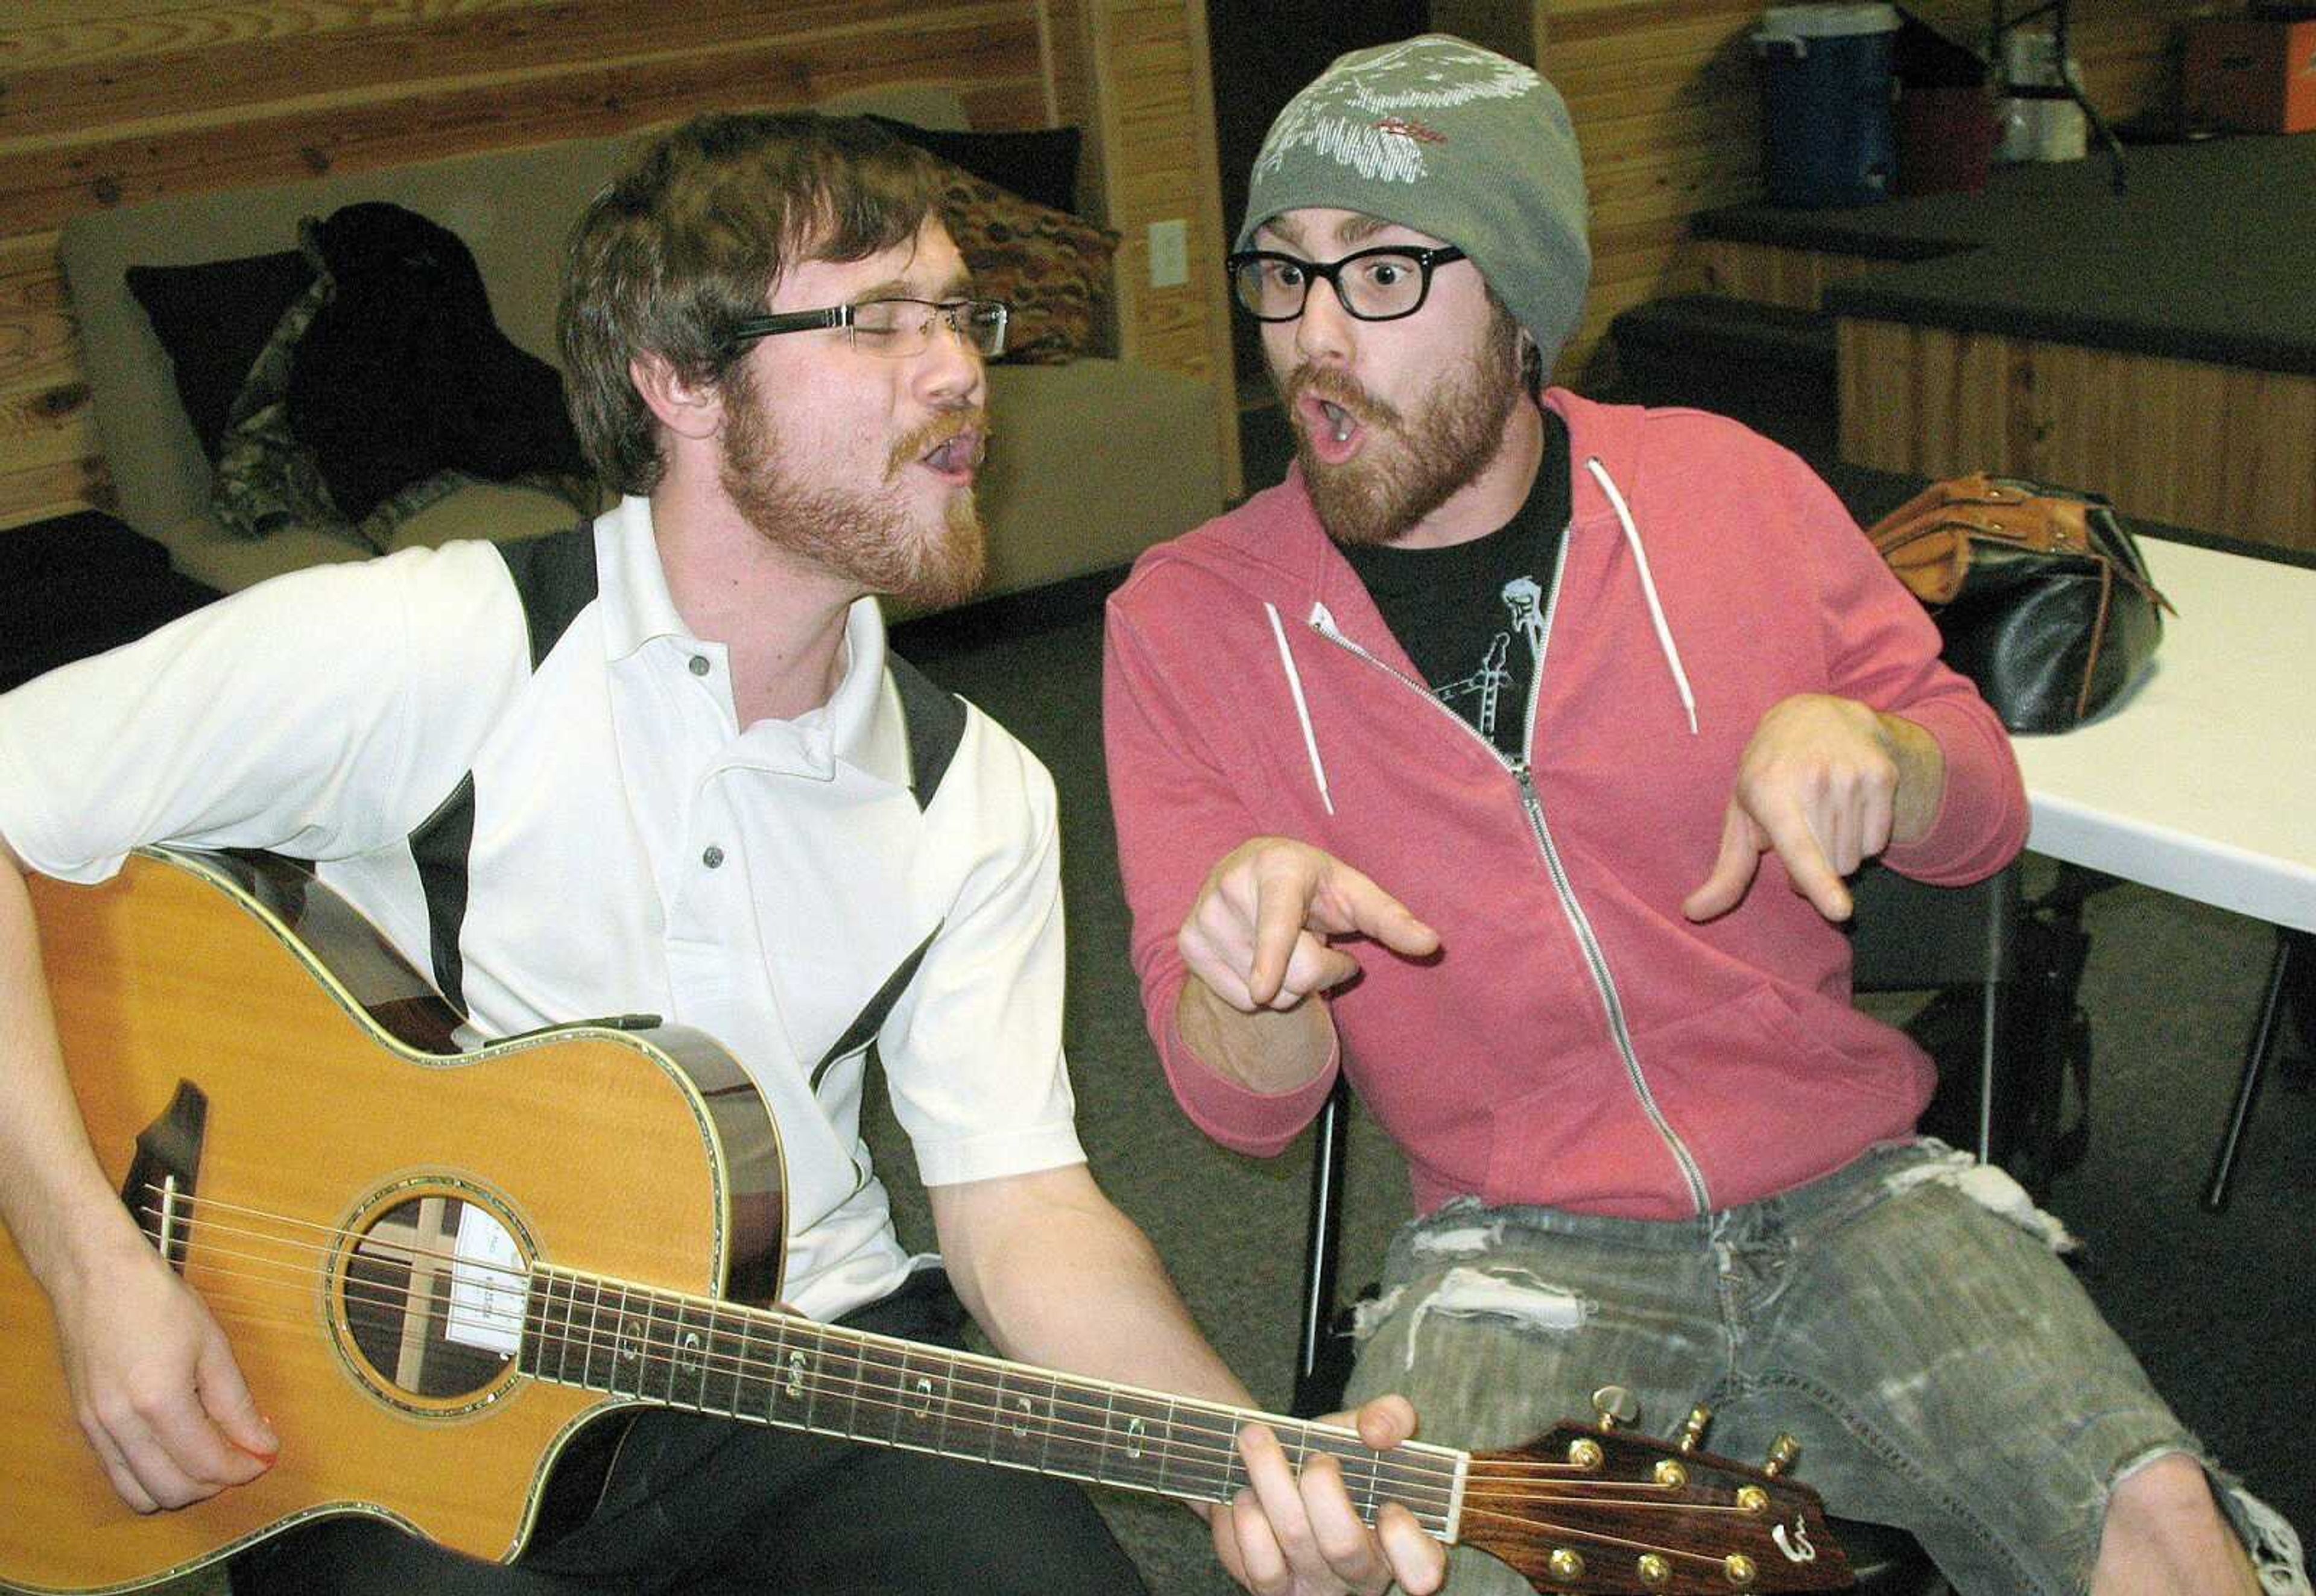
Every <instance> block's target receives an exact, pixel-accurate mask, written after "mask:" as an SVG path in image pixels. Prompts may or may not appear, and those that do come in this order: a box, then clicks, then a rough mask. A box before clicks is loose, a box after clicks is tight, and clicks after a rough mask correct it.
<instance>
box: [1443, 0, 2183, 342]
mask: <svg viewBox="0 0 2316 1596" xmlns="http://www.w3.org/2000/svg"><path fill="white" fill-rule="evenodd" d="M1908 9H1909V10H1910V11H1911V12H1912V13H1915V14H1916V15H1918V16H1920V17H1921V18H1922V19H1923V20H1924V21H1925V22H1929V23H1930V24H1932V25H1933V26H1935V27H1937V28H1940V29H1941V30H1943V31H1946V33H1947V34H1948V36H1949V37H1951V38H1954V39H1955V40H1959V41H1961V42H1964V43H1966V44H1968V45H1970V46H1972V47H1973V49H1980V50H1983V49H1985V47H1986V38H1985V35H1986V28H1987V21H1988V13H1987V8H1986V5H1985V4H1984V0H1920V3H1918V4H1910V5H1909V6H1908ZM2013 9H2014V10H2017V9H2019V7H2018V6H2016V5H2014V7H2013ZM2209 9H2211V7H2210V5H2209V4H2206V0H2078V3H2077V4H2075V6H2074V7H2073V13H2072V32H2073V49H2074V53H2075V57H2076V58H2077V60H2078V61H2079V62H2080V65H2081V67H2082V72H2083V77H2084V81H2085V83H2086V84H2087V86H2088V88H2089V93H2090V94H2091V96H2092V99H2093V101H2094V102H2095V103H2096V104H2098V107H2099V109H2100V111H2101V113H2102V114H2103V115H2105V116H2107V117H2108V118H2109V119H2116V118H2120V117H2124V116H2128V115H2130V114H2132V113H2133V112H2134V111H2141V110H2143V109H2146V108H2148V107H2151V106H2154V105H2157V104H2160V103H2161V102H2163V98H2164V96H2166V95H2167V94H2169V93H2170V92H2171V88H2170V85H2171V82H2172V79H2173V75H2174V61H2173V40H2174V34H2175V32H2176V27H2175V24H2176V23H2177V22H2178V21H2179V20H2180V19H2182V18H2184V17H2187V16H2188V15H2192V14H2195V13H2199V12H2203V11H2207V10H2209ZM1444 10H1445V13H1446V14H1447V16H1448V25H1456V24H1461V25H1463V26H1464V27H1465V31H1468V32H1469V33H1470V34H1471V35H1472V36H1473V37H1475V38H1480V39H1481V40H1482V42H1483V43H1487V44H1489V45H1491V46H1492V47H1493V48H1495V49H1504V50H1507V51H1508V52H1510V53H1512V54H1516V55H1524V56H1525V58H1528V59H1530V60H1533V61H1534V62H1535V63H1536V64H1537V66H1538V67H1540V68H1541V69H1542V70H1543V72H1544V74H1545V76H1546V77H1549V78H1550V79H1551V80H1552V81H1553V83H1554V86H1556V87H1557V88H1558V89H1559V90H1560V92H1561V93H1562V94H1563V96H1565V97H1566V99H1567V101H1568V105H1569V112H1570V115H1571V117H1572V119H1573V120H1574V122H1575V125H1576V136H1577V141H1578V143H1579V144H1580V145H1581V146H1582V148H1583V151H1584V161H1585V175H1586V182H1587V185H1588V187H1589V189H1590V194H1591V201H1592V229H1593V282H1594V285H1595V287H1594V292H1593V299H1592V303H1591V304H1590V306H1588V310H1589V313H1590V314H1588V315H1587V316H1586V317H1585V320H1584V324H1583V326H1582V328H1581V330H1580V331H1579V332H1578V334H1577V336H1576V339H1575V341H1573V342H1572V343H1571V345H1570V346H1569V348H1568V349H1567V350H1566V351H1564V352H1563V356H1562V358H1561V360H1560V362H1559V365H1558V367H1557V368H1556V373H1555V375H1556V376H1557V377H1558V378H1559V380H1561V381H1563V382H1575V383H1578V384H1579V385H1580V386H1581V385H1582V384H1584V383H1585V382H1587V381H1588V379H1589V380H1590V381H1593V382H1595V383H1597V382H1598V381H1599V380H1600V379H1602V378H1603V377H1605V376H1606V373H1607V368H1606V367H1605V365H1604V364H1603V363H1602V361H1601V359H1600V355H1601V349H1600V344H1601V340H1602V339H1603V337H1604V336H1605V334H1606V332H1607V329H1608V317H1609V315H1614V310H1613V309H1608V313H1607V314H1605V315H1604V314H1602V312H1603V310H1604V307H1608V306H1615V307H1618V308H1621V306H1624V305H1626V304H1632V303H1636V302H1637V301H1638V300H1641V299H1645V298H1650V297H1656V296H1659V295H1667V294H1685V293H1698V292H1705V291H1708V290H1716V289H1717V290H1721V291H1728V290H1727V288H1725V286H1724V285H1726V284H1728V283H1730V282H1733V281H1738V280H1745V281H1751V280H1756V279H1758V278H1759V277H1762V276H1767V277H1768V279H1770V280H1771V281H1772V282H1773V283H1775V284H1776V285H1777V287H1778V288H1779V289H1780V292H1779V295H1778V302H1779V303H1803V302H1804V301H1802V300H1799V299H1796V298H1794V297H1790V296H1792V295H1793V294H1795V293H1798V292H1804V291H1806V292H1808V293H1810V294H1811V295H1814V292H1815V290H1816V288H1818V287H1821V286H1822V281H1823V280H1825V279H1822V278H1816V279H1812V278H1810V277H1809V276H1808V275H1807V273H1806V272H1804V273H1803V275H1802V279H1801V280H1800V281H1798V282H1796V281H1795V280H1794V275H1795V270H1796V267H1795V263H1791V262H1787V263H1784V264H1782V265H1780V264H1779V263H1777V262H1769V261H1766V260H1762V261H1739V260H1735V259H1724V257H1723V256H1722V255H1721V254H1720V253H1718V252H1711V253H1708V252H1706V251H1705V250H1703V249H1699V248H1682V247H1679V246H1678V245H1677V244H1671V243H1669V242H1668V241H1667V240H1666V239H1665V238H1664V237H1662V236H1661V235H1659V234H1658V233H1655V232H1653V231H1651V230H1650V229H1651V228H1652V226H1671V227H1673V228H1675V229H1678V230H1679V231H1680V232H1682V233H1684V234H1685V232H1686V224H1687V222H1688V217H1691V216H1693V215H1695V214H1696V213H1697V211H1700V210H1704V209H1708V208H1712V207H1715V206H1720V205H1730V204H1736V203H1741V202H1743V201H1747V200H1753V199H1759V198H1760V197H1761V180H1760V143H1761V106H1760V87H1759V78H1758V77H1757V75H1756V73H1757V70H1758V69H1757V67H1756V66H1755V64H1754V61H1753V58H1752V48H1751V45H1750V41H1749V37H1748V36H1749V35H1750V33H1751V32H1752V31H1753V30H1754V29H1755V28H1756V27H1757V26H1758V25H1759V21H1760V14H1761V7H1760V5H1759V4H1758V3H1757V0H1528V4H1526V5H1525V6H1522V5H1521V4H1518V0H1484V3H1483V0H1459V3H1458V4H1454V5H1448V6H1446V7H1444ZM1806 302H1808V303H1814V299H1813V298H1812V299H1810V300H1808V301H1806Z"/></svg>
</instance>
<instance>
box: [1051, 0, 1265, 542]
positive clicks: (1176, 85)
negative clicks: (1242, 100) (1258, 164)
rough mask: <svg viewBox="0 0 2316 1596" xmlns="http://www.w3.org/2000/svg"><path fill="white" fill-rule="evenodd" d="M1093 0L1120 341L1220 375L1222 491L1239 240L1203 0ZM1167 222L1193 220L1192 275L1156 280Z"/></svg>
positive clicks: (1231, 443) (1137, 351) (1231, 456)
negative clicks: (1157, 245) (1153, 232)
mask: <svg viewBox="0 0 2316 1596" xmlns="http://www.w3.org/2000/svg"><path fill="white" fill-rule="evenodd" d="M1086 6H1087V15H1088V29H1087V49H1086V56H1087V58H1088V59H1089V60H1090V61H1091V63H1092V67H1093V84H1092V98H1093V100H1094V102H1095V104H1096V105H1097V107H1098V112H1097V115H1098V118H1099V127H1100V146H1101V148H1102V151H1103V159H1104V162H1105V164H1106V167H1105V172H1104V181H1105V184H1106V194H1107V204H1108V215H1109V225H1110V226H1113V227H1115V228H1117V229H1118V233H1119V235H1121V237H1120V243H1119V244H1118V274H1117V276H1118V299H1119V307H1118V308H1119V321H1120V338H1121V345H1122V347H1123V349H1124V350H1125V351H1126V352H1127V354H1129V355H1130V356H1132V357H1133V358H1134V359H1140V360H1145V361H1147V362H1149V363H1150V364H1152V365H1156V366H1163V367H1165V368H1168V369H1170V370H1174V371H1181V372H1186V373H1188V374H1189V375H1190V376H1193V377H1199V378H1201V379H1202V380H1204V381H1206V382H1207V383H1209V384H1211V385H1212V386H1213V387H1214V391H1215V393H1216V395H1217V397H1216V412H1215V414H1216V423H1215V424H1216V434H1217V436H1218V437H1219V438H1220V439H1221V442H1222V449H1223V465H1224V476H1225V492H1227V493H1228V494H1230V495H1232V496H1235V495H1236V494H1237V493H1238V492H1239V488H1240V467H1239V437H1238V406H1237V403H1236V399H1235V379H1234V377H1233V375H1232V368H1231V334H1230V301H1229V299H1228V297H1227V295H1226V292H1225V288H1224V284H1223V274H1222V258H1223V254H1224V252H1225V250H1227V249H1228V248H1229V246H1230V241H1229V239H1228V238H1227V237H1226V236H1225V235H1224V232H1223V220H1222V194H1221V188H1220V182H1219V179H1218V177H1217V175H1216V160H1217V156H1216V139H1215V107H1214V80H1213V75H1212V73H1211V71H1210V69H1209V67H1208V62H1207V8H1206V4H1205V0H1086ZM1088 125H1089V126H1091V125H1093V124H1091V123H1090V124H1088ZM1165 221H1180V222H1182V223H1184V224H1185V234H1186V236H1187V238H1188V240H1189V248H1188V250H1187V251H1186V257H1187V259H1188V261H1189V281H1188V282H1186V283H1182V284H1180V285H1176V286H1172V287H1169V288H1153V287H1152V286H1151V285H1150V226H1151V224H1153V223H1154V222H1165ZM1136 447H1138V445H1137V446H1136Z"/></svg>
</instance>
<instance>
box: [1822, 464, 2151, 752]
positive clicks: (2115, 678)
mask: <svg viewBox="0 0 2316 1596" xmlns="http://www.w3.org/2000/svg"><path fill="white" fill-rule="evenodd" d="M1866 535H1867V536H1869V537H1871V538H1872V539H1873V540H1874V546H1875V548H1876V549H1878V550H1879V551H1881V554H1882V557H1883V558H1884V560H1885V561H1887V562H1888V563H1889V565H1890V568H1891V570H1892V571H1893V572H1896V574H1897V577H1898V580H1899V581H1902V582H1904V583H1905V584H1906V587H1907V589H1908V590H1910V591H1911V592H1912V594H1913V595H1914V597H1916V598H1917V599H1920V600H1921V601H1922V602H1923V603H1924V604H1925V605H1927V606H1928V607H1929V610H1930V613H1931V616H1932V617H1933V618H1934V619H1935V620H1936V621H1937V624H1938V632H1939V634H1940V635H1941V637H1943V639H1944V640H1945V642H1944V646H1943V648H1942V650H1941V652H1942V653H1943V655H1944V657H1945V659H1946V663H1947V664H1949V665H1951V666H1953V667H1954V668H1955V669H1956V670H1958V671H1960V672H1961V673H1962V674H1963V675H1964V676H1966V677H1968V678H1971V680H1972V681H1973V682H1975V683H1977V684H1978V690H1979V691H1980V693H1981V694H1982V695H1984V696H1985V698H1986V701H1987V702H1988V703H1989V704H1990V705H1993V707H1994V711H1995V713H1996V714H1999V715H2000V716H2001V717H2002V723H2003V724H2004V725H2005V726H2007V727H2009V729H2010V730H2011V731H2013V732H2063V731H2066V730H2067V729H2068V728H2069V727H2071V726H2075V725H2079V724H2080V723H2082V722H2084V721H2087V720H2090V719H2092V718H2093V717H2095V716H2096V715H2098V714H2100V713H2101V712H2102V711H2104V710H2106V709H2107V708H2108V707H2109V706H2110V705H2113V704H2114V703H2115V701H2116V699H2118V698H2120V697H2121V696H2123V695H2124V691H2125V690H2126V689H2128V688H2129V687H2131V685H2132V684H2133V682H2135V681H2136V680H2138V679H2139V677H2140V675H2141V674H2142V672H2143V671H2144V670H2145V669H2146V668H2147V666H2148V665H2149V664H2150V663H2151V661H2153V659H2154V657H2155V648H2156V645H2157V644H2158V643H2160V642H2161V641H2162V639H2163V618H2162V614H2161V612H2162V611H2165V610H2170V609H2171V604H2170V601H2169V599H2165V598H2164V597H2163V595H2162V594H2161V593H2160V592H2158V591H2157V590H2156V589H2155V585H2154V584H2153V583H2152V582H2151V581H2148V580H2147V565H2146V562H2145V561H2144V560H2143V559H2142V558H2141V556H2140V553H2139V545H2138V544H2137V543H2136V542H2135V541H2134V540H2133V537H2132V536H2131V533H2130V532H2129V531H2128V530H2127V529H2126V528H2124V525H2123V523H2122V522H2121V521H2120V520H2119V519H2116V513H2115V510H2114V508H2113V507H2112V506H2111V505H2109V504H2108V503H2107V501H2106V500H2105V499H2103V498H2101V497H2099V496H2098V494H2096V493H2086V492H2080V491H2079V490H2077V489H2073V488H2063V487H2058V486H2054V485H2053V484H2051V483H2037V482H2030V481H2027V480H2025V479H2023V478H2018V477H2000V476H1990V475H1988V474H1986V473H1984V472H1976V473H1973V474H1971V475H1969V476H1959V477H1954V478H1950V479H1948V480H1947V481H1945V482H1939V483H1931V484H1930V485H1929V487H1927V488H1925V489H1923V490H1922V492H1920V493H1918V494H1916V495H1915V496H1914V497H1913V498H1911V499H1910V500H1908V501H1906V502H1905V503H1904V504H1902V505H1901V506H1900V507H1899V508H1898V509H1896V510H1893V511H1892V512H1891V513H1890V514H1889V515H1887V516H1884V518H1883V519H1880V520H1879V521H1876V522H1875V524H1874V525H1873V526H1872V527H1871V528H1868V529H1867V533H1866ZM2172 613H2173V614H2175V615H2176V614H2177V613H2178V612H2177V611H2176V610H2173V611H2172Z"/></svg>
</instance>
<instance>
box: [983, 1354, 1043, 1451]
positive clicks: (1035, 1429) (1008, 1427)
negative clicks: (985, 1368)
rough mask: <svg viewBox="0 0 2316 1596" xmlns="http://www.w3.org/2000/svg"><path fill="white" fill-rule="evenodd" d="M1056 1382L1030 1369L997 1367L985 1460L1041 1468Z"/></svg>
mask: <svg viewBox="0 0 2316 1596" xmlns="http://www.w3.org/2000/svg"><path fill="white" fill-rule="evenodd" d="M1055 1390H1056V1382H1055V1380H1054V1379H1053V1378H1052V1377H1051V1376H1049V1375H1040V1374H1039V1373H1038V1372H1037V1371H1035V1370H1028V1369H1004V1368H1001V1369H1000V1370H999V1371H998V1376H997V1403H996V1407H995V1410H994V1411H993V1413H992V1414H991V1415H990V1418H991V1423H990V1426H989V1460H990V1461H991V1462H992V1463H1002V1464H1005V1465H1007V1466H1009V1467H1015V1468H1029V1469H1041V1468H1043V1467H1045V1464H1046V1451H1047V1441H1048V1438H1049V1437H1050V1436H1051V1434H1052V1432H1053V1427H1054V1394H1055Z"/></svg>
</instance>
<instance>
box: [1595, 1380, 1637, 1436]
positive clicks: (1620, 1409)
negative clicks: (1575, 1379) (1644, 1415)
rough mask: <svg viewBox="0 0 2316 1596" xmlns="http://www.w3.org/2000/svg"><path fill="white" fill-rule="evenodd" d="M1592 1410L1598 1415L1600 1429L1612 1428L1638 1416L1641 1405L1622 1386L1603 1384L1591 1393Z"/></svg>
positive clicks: (1631, 1420) (1627, 1422) (1630, 1421)
mask: <svg viewBox="0 0 2316 1596" xmlns="http://www.w3.org/2000/svg"><path fill="white" fill-rule="evenodd" d="M1592 1411H1593V1412H1594V1413H1596V1414H1599V1415H1600V1428H1601V1429H1603V1430H1614V1429H1615V1428H1617V1425H1619V1424H1629V1423H1632V1422H1633V1421H1634V1420H1635V1419H1637V1418H1639V1417H1640V1416H1641V1405H1640V1403H1639V1402H1637V1401H1636V1400H1635V1399H1634V1397H1633V1394H1632V1393H1631V1392H1630V1391H1627V1390H1626V1389H1625V1388H1624V1387H1622V1386H1603V1387H1601V1388H1599V1390H1597V1391H1595V1392H1593V1393H1592Z"/></svg>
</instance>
